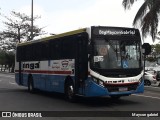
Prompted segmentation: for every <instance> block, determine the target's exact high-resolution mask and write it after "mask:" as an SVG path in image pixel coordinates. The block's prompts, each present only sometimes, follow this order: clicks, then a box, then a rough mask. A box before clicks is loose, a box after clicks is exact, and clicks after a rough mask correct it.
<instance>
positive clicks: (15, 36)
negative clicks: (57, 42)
mask: <svg viewBox="0 0 160 120" xmlns="http://www.w3.org/2000/svg"><path fill="white" fill-rule="evenodd" d="M4 17H5V18H6V20H7V21H5V22H4V24H5V26H6V29H5V30H4V31H2V32H1V33H0V38H1V44H2V48H3V49H7V50H11V49H14V50H15V46H16V43H17V42H19V43H20V42H21V41H22V40H26V41H30V40H31V38H32V37H31V25H30V24H31V17H30V16H27V15H26V14H24V13H19V12H15V11H12V12H11V17H7V16H4ZM38 18H40V17H39V16H35V17H34V18H33V21H35V20H36V19H38ZM42 29H43V28H39V27H38V26H33V38H34V37H36V36H38V35H42V34H44V31H42Z"/></svg>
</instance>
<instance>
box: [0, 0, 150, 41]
mask: <svg viewBox="0 0 160 120" xmlns="http://www.w3.org/2000/svg"><path fill="white" fill-rule="evenodd" d="M143 1H144V0H139V1H138V2H136V4H134V5H133V7H132V8H131V10H127V11H125V10H124V8H123V7H122V0H34V15H40V16H41V19H39V20H37V21H36V22H35V23H34V24H36V25H38V26H39V27H45V28H44V30H45V31H46V32H48V33H55V34H58V33H62V32H66V31H70V30H75V29H79V28H83V27H88V26H92V25H101V26H120V27H132V22H133V19H134V16H135V14H136V12H137V11H138V9H139V7H140V6H141V5H142V3H143ZM0 8H1V10H0V12H1V13H3V14H5V15H8V16H9V15H10V12H11V11H12V10H14V11H17V12H21V13H26V14H27V15H30V14H31V0H0ZM1 22H2V18H1V17H0V28H1V29H2V28H3V25H2V24H1ZM145 41H147V42H148V41H149V40H145ZM150 41H152V40H151V39H150Z"/></svg>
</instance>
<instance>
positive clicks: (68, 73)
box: [15, 70, 72, 75]
mask: <svg viewBox="0 0 160 120" xmlns="http://www.w3.org/2000/svg"><path fill="white" fill-rule="evenodd" d="M15 72H16V73H17V72H19V70H15ZM21 72H22V73H37V74H66V75H71V74H72V71H47V70H21Z"/></svg>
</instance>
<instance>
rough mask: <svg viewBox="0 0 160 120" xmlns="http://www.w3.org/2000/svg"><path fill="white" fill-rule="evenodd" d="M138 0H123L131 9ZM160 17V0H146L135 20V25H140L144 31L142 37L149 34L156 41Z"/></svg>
mask: <svg viewBox="0 0 160 120" xmlns="http://www.w3.org/2000/svg"><path fill="white" fill-rule="evenodd" d="M137 1H138V0H122V5H123V7H124V8H125V9H130V8H131V7H132V5H133V4H134V3H135V2H137ZM159 17H160V0H144V3H143V4H142V5H141V6H140V8H139V10H138V11H137V14H136V16H135V18H134V20H133V26H135V27H139V28H140V29H141V31H142V37H144V38H146V37H147V36H148V35H150V36H151V37H152V41H153V42H154V41H155V39H156V38H157V33H158V31H157V30H158V22H159Z"/></svg>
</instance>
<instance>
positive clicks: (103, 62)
mask: <svg viewBox="0 0 160 120" xmlns="http://www.w3.org/2000/svg"><path fill="white" fill-rule="evenodd" d="M139 44H140V43H139V42H137V41H131V40H121V41H120V40H105V39H96V40H95V41H94V52H93V55H92V59H91V66H92V67H94V68H99V69H129V68H139V67H140V59H141V58H140V46H139Z"/></svg>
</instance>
